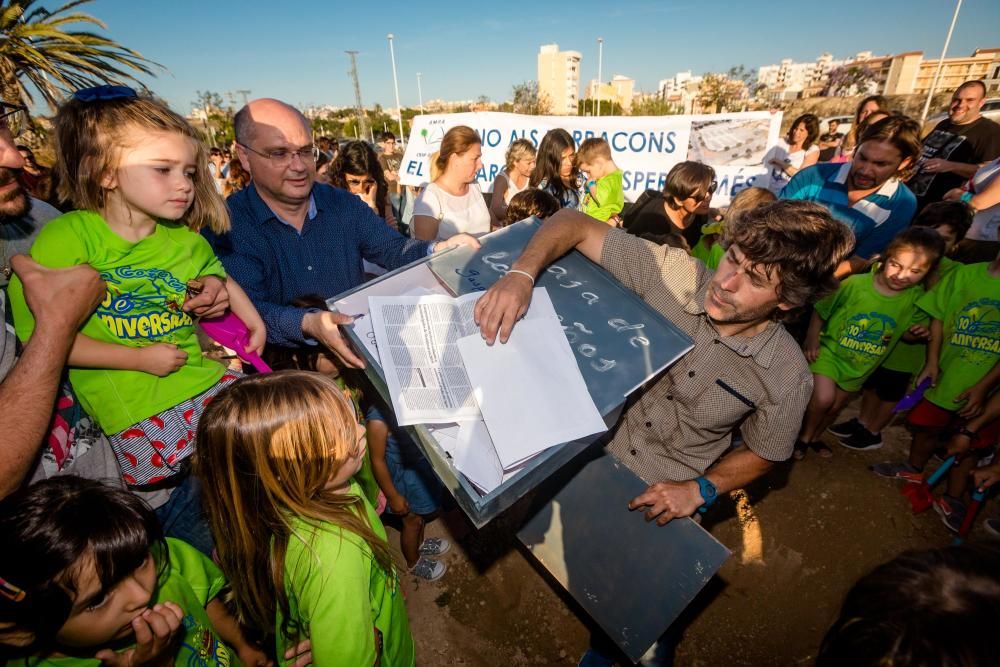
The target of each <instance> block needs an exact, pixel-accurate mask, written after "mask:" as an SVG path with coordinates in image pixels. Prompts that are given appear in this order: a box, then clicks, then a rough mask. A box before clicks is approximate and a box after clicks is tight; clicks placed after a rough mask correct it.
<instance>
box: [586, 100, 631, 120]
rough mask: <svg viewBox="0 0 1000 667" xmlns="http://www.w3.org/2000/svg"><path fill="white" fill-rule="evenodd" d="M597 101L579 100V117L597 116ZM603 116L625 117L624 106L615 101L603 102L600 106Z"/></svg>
mask: <svg viewBox="0 0 1000 667" xmlns="http://www.w3.org/2000/svg"><path fill="white" fill-rule="evenodd" d="M597 109H598V106H597V100H577V102H576V113H577V115H578V116H595V115H597V114H596V112H597ZM600 110H601V115H602V116H623V115H625V112H624V110H623V109H622V105H620V104H618V102H617V101H615V100H601V105H600Z"/></svg>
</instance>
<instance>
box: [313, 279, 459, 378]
mask: <svg viewBox="0 0 1000 667" xmlns="http://www.w3.org/2000/svg"><path fill="white" fill-rule="evenodd" d="M397 294H408V295H419V294H442V295H445V296H447V295H448V290H447V289H445V287H444V286H443V285H442V284H441V283H440V282H439V281H438V279H437V277H436V276H435V275H434V273H433V272H432V271H431V270H430V268H429V267H428V266H427V264H426V263H424V264H418V265H417V266H415V267H413V268H412V269H410V270H408V271H404V272H402V273H398V274H396V275H395V276H392V277H390V278H386V279H384V280H381V281H379V282H377V283H374V284H372V285H371V286H369V287H366V288H364V289H362V290H359V291H357V292H355V293H354V294H351V295H349V296H345V297H344V298H343V299H337V300H336V301H334V302H332V303H331V302H329V301H328V302H327V307H329V308H332V309H335V310H336V311H337V312H338V313H344V314H345V315H353V316H357V315H364V317H360V318H357V319H355V320H354V325H353V326H354V332H355V333H356V334H357V336H358V338H360V339H361V340H363V341H364V342H365V346H366V347H367V349H368V351H369V352H370V353H371V354H372V356H374V357H375V359H376V360H379V366H381V365H382V362H381V357H380V356H379V353H378V345H376V342H375V332H374V331H372V320H371V317H370V316H369V312H370V311H369V306H368V297H369V296H395V295H397Z"/></svg>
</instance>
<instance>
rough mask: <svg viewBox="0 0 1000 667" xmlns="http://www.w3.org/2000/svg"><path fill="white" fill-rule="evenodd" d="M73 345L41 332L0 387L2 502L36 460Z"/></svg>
mask: <svg viewBox="0 0 1000 667" xmlns="http://www.w3.org/2000/svg"><path fill="white" fill-rule="evenodd" d="M72 342H73V336H72V334H69V333H66V334H63V333H60V332H58V331H51V330H48V329H46V328H44V327H39V328H38V329H36V330H35V332H34V333H33V334H32V336H31V339H30V340H29V341H28V343H27V345H26V346H25V348H24V353H23V354H22V355H21V358H20V359H19V360H18V362H17V364H16V365H15V366H14V368H13V369H12V370H11V372H10V373H9V374H8V375H7V378H6V379H5V380H4V381H3V384H0V405H2V406H3V410H2V411H0V443H2V444H0V497H4V496H7V495H9V494H10V493H12V492H13V491H15V490H16V489H17V488H18V487H19V486H21V484H22V482H23V481H24V479H25V477H27V476H28V473H29V472H30V471H31V467H32V465H33V464H34V462H35V460H36V459H37V458H38V451H39V448H40V446H41V443H42V440H43V439H44V438H45V433H46V430H47V428H48V425H49V422H50V421H51V419H52V407H53V406H54V405H55V399H56V391H57V390H58V387H59V378H60V376H61V375H62V369H63V365H64V364H65V362H66V357H67V355H68V354H69V349H70V345H71V344H72Z"/></svg>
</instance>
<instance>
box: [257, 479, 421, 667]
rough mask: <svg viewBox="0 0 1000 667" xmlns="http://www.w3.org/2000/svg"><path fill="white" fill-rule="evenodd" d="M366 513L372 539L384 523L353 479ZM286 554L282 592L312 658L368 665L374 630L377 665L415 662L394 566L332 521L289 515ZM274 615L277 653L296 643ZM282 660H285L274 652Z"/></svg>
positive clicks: (403, 666) (404, 666)
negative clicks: (291, 519)
mask: <svg viewBox="0 0 1000 667" xmlns="http://www.w3.org/2000/svg"><path fill="white" fill-rule="evenodd" d="M349 493H350V494H351V495H354V496H357V497H359V498H361V502H362V503H363V506H364V510H363V511H364V513H365V518H366V519H367V521H368V523H369V525H370V526H371V528H372V530H373V531H374V532H375V534H376V535H377V536H378V537H379V539H382V540H384V539H386V537H385V528H384V527H383V526H382V522H381V521H379V518H378V515H377V514H375V509H374V508H373V507H372V506H371V504H370V503H369V502H368V501H367V500H366V499H365V498H364V495H363V494H362V491H361V488H360V487H359V486H358V484H357V483H356V482H352V483H351V487H350V491H349ZM293 529H294V534H293V535H292V536H291V538H290V539H289V541H288V550H287V552H286V555H285V591H286V592H287V594H288V602H289V607H290V612H291V615H292V618H293V620H294V621H295V622H296V623H297V625H298V626H299V627H300V628H301V632H302V637H303V638H305V637H308V638H309V639H310V641H311V642H312V654H313V664H315V665H338V666H339V665H343V666H344V667H362V666H364V667H367V666H369V665H374V664H375V658H376V656H377V649H376V644H375V630H376V628H377V629H378V631H379V632H380V633H381V636H382V660H381V665H382V667H412V665H414V661H415V656H414V647H413V636H412V635H411V634H410V622H409V619H408V618H407V616H406V604H405V601H404V600H403V591H402V590H401V588H400V584H399V575H398V573H397V572H396V569H395V567H394V568H393V571H392V572H385V571H384V570H382V568H381V567H379V564H378V561H376V560H375V556H374V554H373V553H372V550H371V548H370V547H369V546H368V543H367V542H365V541H364V540H363V539H361V538H360V537H358V536H357V535H356V534H354V533H352V532H350V531H348V530H344V529H342V528H340V527H338V526H334V525H332V524H328V523H325V524H319V525H317V524H316V523H315V522H308V521H305V520H303V519H296V520H295V522H294V524H293ZM281 626H282V618H281V614H280V612H279V614H278V618H277V619H276V625H275V627H276V636H277V654H278V655H279V656H283V655H284V653H285V651H286V650H287V649H288V648H289V647H290V646H293V645H295V644H296V643H298V640H297V638H294V637H284V636H283V633H282V630H281ZM279 660H280V661H281V664H291V662H292V661H290V660H285V659H283V658H279Z"/></svg>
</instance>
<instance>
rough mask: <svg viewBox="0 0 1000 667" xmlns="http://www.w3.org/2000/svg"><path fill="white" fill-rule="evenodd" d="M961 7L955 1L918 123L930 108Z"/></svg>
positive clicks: (960, 3)
mask: <svg viewBox="0 0 1000 667" xmlns="http://www.w3.org/2000/svg"><path fill="white" fill-rule="evenodd" d="M961 8H962V0H958V2H956V3H955V13H954V14H952V16H951V25H950V26H949V27H948V36H947V37H945V38H944V48H943V49H941V57H940V58H939V59H938V66H937V70H935V72H934V80H933V81H931V87H930V90H928V91H927V101H925V102H924V112H923V113H922V114H920V124H921V125H923V123H924V121H925V120H927V112H928V111H930V109H931V100H932V99H933V98H934V89H935V88H937V84H938V79H939V78H941V68H942V67H944V57H945V55H947V53H948V44H949V43H950V42H951V33H952V31H953V30H954V29H955V22H956V21H958V10H959V9H961Z"/></svg>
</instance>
